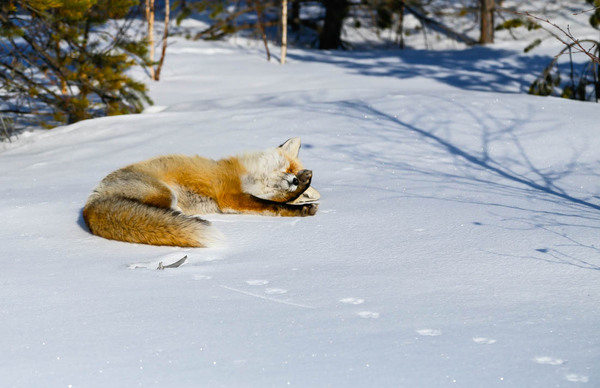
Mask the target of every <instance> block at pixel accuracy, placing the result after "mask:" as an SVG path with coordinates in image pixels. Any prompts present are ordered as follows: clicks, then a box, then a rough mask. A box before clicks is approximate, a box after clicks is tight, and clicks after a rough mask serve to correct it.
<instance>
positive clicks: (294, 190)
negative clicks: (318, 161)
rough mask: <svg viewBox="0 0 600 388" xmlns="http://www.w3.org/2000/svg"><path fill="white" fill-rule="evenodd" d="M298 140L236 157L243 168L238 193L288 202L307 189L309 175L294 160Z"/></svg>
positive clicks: (298, 145) (309, 179)
mask: <svg viewBox="0 0 600 388" xmlns="http://www.w3.org/2000/svg"><path fill="white" fill-rule="evenodd" d="M299 152H300V138H298V137H294V138H292V139H289V140H288V141H286V142H285V143H283V144H282V145H280V146H279V147H277V148H273V149H269V150H266V151H263V152H253V153H246V154H244V155H242V156H241V157H240V161H241V163H242V165H243V166H244V168H245V170H246V171H245V174H244V175H243V176H242V190H243V191H244V192H245V193H248V194H250V195H252V196H254V197H257V198H261V199H266V200H269V201H275V202H290V201H293V200H295V199H296V198H298V197H300V195H302V193H304V192H305V191H306V190H307V189H308V188H309V187H310V181H311V179H312V171H310V170H306V169H304V167H303V166H302V162H300V159H298V153H299Z"/></svg>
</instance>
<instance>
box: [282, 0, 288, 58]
mask: <svg viewBox="0 0 600 388" xmlns="http://www.w3.org/2000/svg"><path fill="white" fill-rule="evenodd" d="M287 9H288V2H287V0H282V2H281V64H282V65H283V64H284V63H285V56H286V55H287V18H288V12H287Z"/></svg>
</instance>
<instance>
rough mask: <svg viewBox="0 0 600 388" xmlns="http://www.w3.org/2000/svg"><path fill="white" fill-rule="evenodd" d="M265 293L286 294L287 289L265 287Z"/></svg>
mask: <svg viewBox="0 0 600 388" xmlns="http://www.w3.org/2000/svg"><path fill="white" fill-rule="evenodd" d="M265 294H267V295H282V294H287V290H284V289H283V288H267V289H266V290H265Z"/></svg>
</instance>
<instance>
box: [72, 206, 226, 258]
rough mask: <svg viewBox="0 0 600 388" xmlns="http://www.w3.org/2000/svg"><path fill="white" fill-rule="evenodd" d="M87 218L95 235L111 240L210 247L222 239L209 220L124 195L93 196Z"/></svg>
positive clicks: (86, 212) (87, 208) (86, 207)
mask: <svg viewBox="0 0 600 388" xmlns="http://www.w3.org/2000/svg"><path fill="white" fill-rule="evenodd" d="M83 219H84V220H85V223H86V224H87V226H88V228H90V231H91V232H92V233H93V234H95V235H98V236H101V237H104V238H108V239H111V240H120V241H126V242H132V243H141V244H151V245H172V246H179V247H209V246H215V245H217V244H218V243H219V242H220V241H221V240H222V236H221V234H220V232H219V231H218V230H216V229H214V228H212V227H211V226H210V222H208V221H206V220H203V219H201V218H199V217H194V216H187V215H184V214H183V213H181V212H178V211H175V210H172V209H165V208H161V207H157V206H152V205H148V204H146V203H143V202H139V201H136V200H133V199H129V198H124V197H117V196H110V197H97V198H90V200H89V201H88V203H87V204H86V205H85V207H84V209H83Z"/></svg>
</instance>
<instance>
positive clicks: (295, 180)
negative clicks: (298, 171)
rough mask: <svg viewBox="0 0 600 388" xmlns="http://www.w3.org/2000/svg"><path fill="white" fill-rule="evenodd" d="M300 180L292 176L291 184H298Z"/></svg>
mask: <svg viewBox="0 0 600 388" xmlns="http://www.w3.org/2000/svg"><path fill="white" fill-rule="evenodd" d="M299 183H300V182H299V181H298V178H296V177H294V179H292V184H293V185H296V186H298V184H299Z"/></svg>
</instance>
